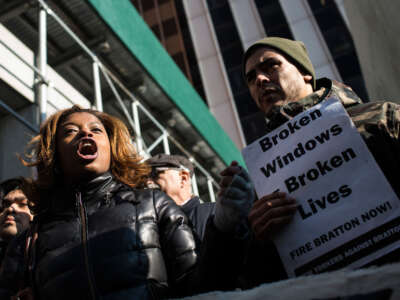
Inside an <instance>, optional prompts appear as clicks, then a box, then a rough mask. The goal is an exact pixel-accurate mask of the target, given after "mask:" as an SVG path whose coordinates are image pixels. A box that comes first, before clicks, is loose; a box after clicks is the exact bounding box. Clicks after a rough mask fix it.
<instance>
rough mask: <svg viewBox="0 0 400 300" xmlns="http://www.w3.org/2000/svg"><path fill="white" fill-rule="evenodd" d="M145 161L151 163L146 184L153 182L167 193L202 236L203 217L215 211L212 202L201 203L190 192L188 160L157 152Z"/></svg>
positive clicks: (205, 222) (190, 163) (191, 172)
mask: <svg viewBox="0 0 400 300" xmlns="http://www.w3.org/2000/svg"><path fill="white" fill-rule="evenodd" d="M146 162H147V164H148V165H150V166H151V176H150V179H151V180H150V181H149V183H148V185H149V186H151V187H154V184H156V185H158V186H159V188H160V189H161V190H162V191H163V192H165V193H166V194H167V195H168V196H170V197H171V198H172V200H174V201H175V203H176V204H177V205H179V206H180V207H181V209H182V210H183V212H184V213H185V214H186V215H187V216H188V218H189V220H190V221H191V223H192V225H193V230H194V232H195V233H196V235H197V237H198V238H199V239H200V240H203V237H204V232H205V228H206V224H207V221H208V219H209V217H210V216H212V215H213V214H214V211H215V203H211V202H204V203H203V202H202V201H201V200H200V198H199V197H198V196H196V195H194V194H193V191H192V176H193V173H194V167H193V164H192V162H191V161H190V160H189V159H187V158H186V157H184V156H181V155H168V154H157V155H155V156H153V157H151V158H149V159H148V160H146Z"/></svg>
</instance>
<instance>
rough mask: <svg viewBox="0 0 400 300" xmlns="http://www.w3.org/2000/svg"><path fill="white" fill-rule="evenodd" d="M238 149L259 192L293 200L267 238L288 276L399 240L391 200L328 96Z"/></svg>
mask: <svg viewBox="0 0 400 300" xmlns="http://www.w3.org/2000/svg"><path fill="white" fill-rule="evenodd" d="M243 156H244V159H245V161H246V165H247V167H248V169H249V171H250V176H251V178H252V180H253V182H254V184H255V187H256V191H257V194H258V196H259V197H262V196H264V195H267V194H270V193H272V192H274V191H276V190H280V191H284V192H287V193H288V194H289V195H290V196H292V197H294V198H295V199H296V200H297V202H298V204H299V205H298V209H297V212H296V214H295V216H294V218H293V220H292V221H291V223H290V224H288V225H287V226H285V227H284V228H283V229H282V230H281V231H279V232H278V233H277V234H276V235H275V237H274V239H273V240H274V242H275V244H276V247H277V249H278V252H279V254H280V256H281V259H282V262H283V264H284V266H285V268H286V271H287V273H288V275H289V276H291V277H293V276H299V275H303V274H315V273H320V272H323V271H328V270H334V269H338V268H341V267H344V266H349V267H360V266H363V265H365V264H367V263H369V262H371V261H373V260H375V259H376V258H378V257H381V256H384V255H386V254H388V253H390V252H392V251H393V250H395V249H397V248H399V247H400V241H399V237H400V207H399V204H400V203H399V200H398V198H397V196H396V195H395V193H394V192H393V190H392V188H391V186H390V185H389V183H388V182H387V180H386V178H385V177H384V175H383V173H382V171H381V170H380V168H379V167H378V165H377V163H376V162H375V160H374V158H373V156H372V154H371V153H370V152H369V150H368V148H367V146H366V145H365V143H364V141H363V139H362V138H361V136H360V134H359V133H358V132H357V129H356V128H355V126H354V124H353V122H352V121H351V119H350V118H349V116H348V114H347V112H346V111H345V109H344V107H343V106H342V104H341V103H340V101H339V100H337V99H333V98H331V99H328V100H326V101H324V102H322V103H321V104H319V105H316V106H314V107H312V108H311V109H309V110H307V111H305V112H303V113H301V114H299V115H297V116H296V117H295V118H293V119H292V120H290V121H288V122H286V123H285V124H283V125H282V126H280V127H279V128H277V129H276V130H274V131H272V132H271V133H269V134H267V135H266V136H264V137H262V138H260V139H259V140H257V141H255V142H254V143H252V144H251V145H249V146H248V147H246V148H245V149H243Z"/></svg>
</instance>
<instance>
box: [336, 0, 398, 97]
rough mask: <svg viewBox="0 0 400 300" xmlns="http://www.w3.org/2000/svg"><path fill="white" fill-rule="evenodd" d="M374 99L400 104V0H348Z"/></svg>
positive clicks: (347, 11)
mask: <svg viewBox="0 0 400 300" xmlns="http://www.w3.org/2000/svg"><path fill="white" fill-rule="evenodd" d="M343 4H344V7H345V9H346V14H347V16H348V20H349V25H350V26H349V27H350V28H349V29H350V31H351V33H352V36H353V39H354V43H355V46H356V49H357V54H358V57H359V60H360V64H361V69H362V73H363V76H364V79H365V83H366V87H367V91H368V94H369V98H370V99H371V101H377V100H378V101H379V100H390V101H393V102H397V103H400V97H399V95H400V84H399V79H398V78H399V76H400V64H399V61H400V40H399V38H398V35H399V32H400V18H399V12H400V1H391V0H382V1H376V0H363V1H354V0H344V1H343Z"/></svg>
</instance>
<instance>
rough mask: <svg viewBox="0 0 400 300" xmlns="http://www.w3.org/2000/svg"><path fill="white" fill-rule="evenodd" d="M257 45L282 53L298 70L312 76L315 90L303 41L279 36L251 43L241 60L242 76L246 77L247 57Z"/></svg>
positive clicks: (310, 64)
mask: <svg viewBox="0 0 400 300" xmlns="http://www.w3.org/2000/svg"><path fill="white" fill-rule="evenodd" d="M259 47H269V48H272V49H275V50H277V51H278V52H280V53H282V54H283V55H284V56H285V57H286V58H288V60H289V61H291V62H292V63H293V64H294V65H295V66H296V67H297V68H299V70H300V71H303V72H305V73H306V74H309V75H311V76H312V86H313V89H314V90H315V86H316V84H315V82H316V79H315V71H314V67H313V65H312V63H311V60H310V58H309V56H308V53H307V49H306V46H305V45H304V43H303V42H300V41H293V40H289V39H284V38H280V37H266V38H263V39H261V40H258V41H257V42H255V43H254V44H253V45H251V46H250V47H249V48H248V49H247V50H246V52H245V53H244V57H243V62H242V71H243V76H244V78H246V76H245V75H246V74H245V67H246V62H247V59H248V58H249V57H250V55H251V54H252V53H253V52H254V50H255V49H256V48H259Z"/></svg>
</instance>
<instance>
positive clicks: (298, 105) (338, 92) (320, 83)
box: [266, 78, 361, 132]
mask: <svg viewBox="0 0 400 300" xmlns="http://www.w3.org/2000/svg"><path fill="white" fill-rule="evenodd" d="M331 97H334V98H337V99H339V100H340V101H341V102H342V104H343V106H344V107H346V108H348V107H350V106H353V105H357V104H359V103H361V100H360V98H359V97H358V96H357V95H356V94H355V93H354V92H353V90H352V89H351V88H350V87H349V86H346V85H344V84H342V83H340V82H337V81H335V80H331V79H328V78H321V79H318V80H317V89H316V91H315V92H314V93H312V94H310V95H308V96H307V97H304V98H303V99H300V100H299V101H293V102H289V103H286V104H284V105H282V106H278V107H274V108H273V109H272V110H271V112H270V113H269V114H268V115H267V118H266V121H267V132H270V131H272V130H274V129H276V128H278V127H279V126H281V125H282V124H284V123H285V122H287V121H288V120H290V119H292V118H293V117H295V116H296V115H298V114H299V113H301V112H303V111H306V110H308V109H310V108H311V107H313V106H314V105H316V104H318V103H320V102H322V101H324V100H326V99H328V98H331Z"/></svg>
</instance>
